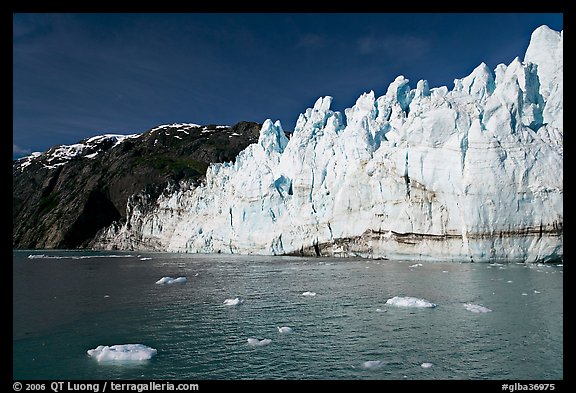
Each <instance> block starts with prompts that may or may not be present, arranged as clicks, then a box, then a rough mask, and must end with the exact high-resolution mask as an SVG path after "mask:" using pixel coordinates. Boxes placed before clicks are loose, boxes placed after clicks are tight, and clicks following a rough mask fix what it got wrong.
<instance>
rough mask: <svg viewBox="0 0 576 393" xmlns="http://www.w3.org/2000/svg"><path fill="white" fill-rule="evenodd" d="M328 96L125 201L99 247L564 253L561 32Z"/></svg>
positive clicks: (465, 256)
mask: <svg viewBox="0 0 576 393" xmlns="http://www.w3.org/2000/svg"><path fill="white" fill-rule="evenodd" d="M331 103H332V97H330V96H326V97H321V98H318V100H317V101H316V103H315V104H314V106H313V107H312V108H308V109H307V110H306V111H305V112H304V113H302V114H301V115H300V117H299V118H298V121H297V123H296V127H295V129H294V131H293V133H292V134H291V135H290V138H287V136H286V134H285V132H284V131H283V129H282V125H281V123H280V122H279V121H276V122H273V121H271V120H270V119H268V120H266V121H265V122H264V123H263V125H262V128H261V131H260V137H259V140H258V142H257V143H254V144H252V145H250V146H248V147H247V148H246V149H245V150H243V151H242V152H241V153H240V154H239V155H238V156H237V158H236V160H235V161H234V162H227V163H222V164H213V165H211V166H210V167H209V168H208V171H207V173H206V178H205V181H204V182H203V184H200V185H197V184H188V183H186V182H185V181H183V182H182V183H181V184H180V187H171V188H170V187H169V188H167V189H166V190H165V191H164V193H163V195H162V196H161V197H160V198H159V199H158V200H156V201H154V202H150V203H148V204H147V203H146V201H147V200H148V199H147V198H145V197H142V196H140V197H134V198H132V199H130V200H129V201H128V205H127V219H126V221H125V222H117V223H114V224H113V225H112V226H110V227H108V228H106V229H105V230H103V231H101V232H100V233H99V234H98V236H97V238H96V240H95V242H94V247H95V248H103V249H110V250H113V249H123V250H156V251H170V252H192V253H196V252H199V253H241V254H265V255H318V256H320V255H322V256H342V257H348V256H360V257H366V258H383V259H405V260H406V259H408V260H421V261H422V260H444V261H474V262H488V261H491V262H493V261H509V262H512V261H515V262H547V261H551V260H556V259H560V258H562V256H563V31H560V32H558V31H554V30H552V29H550V28H548V27H547V26H541V27H539V28H537V29H536V30H535V31H534V32H533V33H532V36H531V38H530V42H529V45H528V48H527V51H526V53H525V56H524V60H521V59H520V58H518V57H516V58H515V59H514V60H512V62H511V63H510V64H508V65H505V64H499V65H498V66H496V68H495V69H494V71H492V70H490V68H489V67H488V66H487V65H486V64H484V63H482V64H480V65H479V66H478V67H476V68H475V69H474V70H473V71H472V73H471V74H470V75H468V76H466V77H464V78H461V79H455V81H454V88H453V89H452V90H449V89H448V88H447V87H446V86H442V87H437V88H431V87H430V86H429V85H428V82H427V81H426V80H420V81H418V82H417V84H416V87H415V88H412V87H411V86H410V84H409V80H408V79H406V78H405V77H404V76H398V77H397V78H396V79H395V80H394V81H393V82H392V83H391V84H390V85H389V87H388V89H387V91H386V93H385V94H384V95H382V96H379V97H376V95H375V93H374V92H373V91H370V92H368V93H364V94H362V95H361V96H360V97H359V98H358V99H357V101H356V103H355V105H354V106H353V107H351V108H348V109H346V110H345V111H344V114H342V113H341V112H338V111H333V110H332V109H331Z"/></svg>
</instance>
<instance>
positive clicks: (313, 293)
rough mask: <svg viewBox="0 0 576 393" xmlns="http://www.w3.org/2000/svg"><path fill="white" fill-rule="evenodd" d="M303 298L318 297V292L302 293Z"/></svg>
mask: <svg viewBox="0 0 576 393" xmlns="http://www.w3.org/2000/svg"><path fill="white" fill-rule="evenodd" d="M302 296H309V297H310V296H316V292H310V291H306V292H303V293H302Z"/></svg>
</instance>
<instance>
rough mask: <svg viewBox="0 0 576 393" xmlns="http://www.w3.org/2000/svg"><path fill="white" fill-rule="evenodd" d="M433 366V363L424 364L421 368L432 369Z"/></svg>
mask: <svg viewBox="0 0 576 393" xmlns="http://www.w3.org/2000/svg"><path fill="white" fill-rule="evenodd" d="M432 366H433V364H432V363H422V364H421V365H420V367H422V368H430V367H432Z"/></svg>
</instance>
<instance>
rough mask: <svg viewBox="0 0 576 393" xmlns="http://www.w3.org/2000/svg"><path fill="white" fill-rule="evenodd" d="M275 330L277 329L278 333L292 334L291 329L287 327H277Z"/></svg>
mask: <svg viewBox="0 0 576 393" xmlns="http://www.w3.org/2000/svg"><path fill="white" fill-rule="evenodd" d="M276 328H277V329H278V333H292V328H291V327H288V326H282V327H280V326H277V327H276Z"/></svg>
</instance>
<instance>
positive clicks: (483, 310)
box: [463, 303, 492, 314]
mask: <svg viewBox="0 0 576 393" xmlns="http://www.w3.org/2000/svg"><path fill="white" fill-rule="evenodd" d="M463 306H464V308H465V309H466V310H468V311H471V312H474V313H477V314H481V313H487V312H492V310H490V309H489V308H488V307H484V306H481V305H479V304H472V303H464V304H463Z"/></svg>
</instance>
